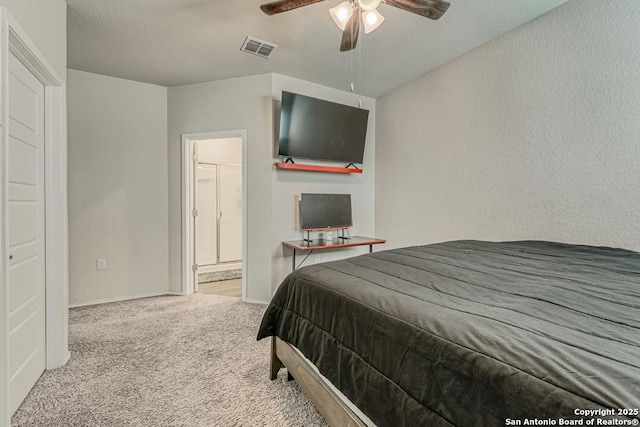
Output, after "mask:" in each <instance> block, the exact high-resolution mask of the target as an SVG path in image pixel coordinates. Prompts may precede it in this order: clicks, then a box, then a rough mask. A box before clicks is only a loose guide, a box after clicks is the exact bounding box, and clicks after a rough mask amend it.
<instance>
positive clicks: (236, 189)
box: [220, 165, 242, 262]
mask: <svg viewBox="0 0 640 427" xmlns="http://www.w3.org/2000/svg"><path fill="white" fill-rule="evenodd" d="M241 259H242V166H241V165H220V262H229V261H239V260H241Z"/></svg>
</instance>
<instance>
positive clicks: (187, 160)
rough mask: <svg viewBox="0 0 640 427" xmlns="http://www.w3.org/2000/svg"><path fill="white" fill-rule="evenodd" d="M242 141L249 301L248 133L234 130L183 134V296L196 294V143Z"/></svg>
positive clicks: (244, 284)
mask: <svg viewBox="0 0 640 427" xmlns="http://www.w3.org/2000/svg"><path fill="white" fill-rule="evenodd" d="M223 138H241V139H242V300H243V301H246V298H247V271H248V268H247V265H248V263H249V260H248V259H247V248H248V237H247V170H248V168H247V131H246V130H245V129H242V130H231V131H218V132H202V133H188V134H183V135H182V146H181V152H182V295H189V294H192V293H193V292H194V291H195V279H196V275H195V274H194V271H193V269H192V266H193V265H194V264H195V254H194V250H193V246H194V239H193V236H192V230H193V229H194V226H195V220H194V217H193V215H191V212H192V211H193V209H194V208H195V197H194V191H195V185H194V182H193V176H194V175H193V174H194V170H193V154H194V152H193V146H194V144H193V143H194V141H198V140H203V139H223Z"/></svg>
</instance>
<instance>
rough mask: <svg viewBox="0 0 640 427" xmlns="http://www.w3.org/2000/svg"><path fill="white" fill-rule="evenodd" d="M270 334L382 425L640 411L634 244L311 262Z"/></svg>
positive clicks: (273, 313) (279, 296) (638, 276)
mask: <svg viewBox="0 0 640 427" xmlns="http://www.w3.org/2000/svg"><path fill="white" fill-rule="evenodd" d="M271 335H276V336H278V337H280V338H281V339H283V340H284V341H287V342H289V343H291V344H293V345H294V346H295V347H296V348H298V349H299V350H300V351H301V352H302V353H303V354H304V355H305V356H306V357H307V358H308V359H309V360H311V361H312V362H313V363H314V365H316V366H317V368H318V370H319V371H320V372H321V373H322V374H323V375H324V376H325V377H327V378H328V379H329V380H330V381H331V382H332V383H333V384H334V385H335V386H336V387H337V388H338V389H339V390H340V391H342V393H344V394H345V395H346V396H347V397H348V398H349V399H350V400H351V401H352V402H353V403H354V404H356V405H357V406H358V407H359V408H360V409H361V410H362V411H363V412H364V413H365V414H367V416H369V417H370V418H371V420H373V422H375V423H376V424H377V425H378V426H451V425H455V426H497V425H500V426H504V425H517V423H518V421H519V422H520V423H523V422H524V423H525V424H521V425H526V421H524V420H534V419H535V420H542V421H543V420H556V425H558V424H557V423H558V420H559V419H560V418H562V419H567V420H570V419H576V420H580V419H585V414H589V415H588V416H586V418H599V419H602V420H606V419H611V418H620V419H621V420H622V421H625V422H626V421H630V422H634V423H635V422H636V421H635V420H637V419H639V418H640V417H638V414H637V412H634V411H633V410H634V409H635V410H636V411H637V409H638V408H640V254H638V253H635V252H631V251H625V250H621V249H612V248H599V247H590V246H577V245H567V244H560V243H551V242H536V241H527V242H501V243H494V242H479V241H456V242H446V243H439V244H434V245H426V246H416V247H409V248H403V249H396V250H391V251H384V252H377V253H373V254H367V255H363V256H359V257H355V258H350V259H345V260H341V261H333V262H329V263H324V264H317V265H314V266H309V267H305V268H302V269H300V270H297V271H295V272H293V273H292V274H290V275H289V276H288V277H287V278H286V279H285V280H284V282H283V283H282V285H281V286H280V288H279V289H278V291H277V292H276V294H275V296H274V297H273V300H272V301H271V303H270V304H269V306H268V308H267V310H266V312H265V315H264V318H263V320H262V324H261V326H260V329H259V332H258V339H261V338H264V337H267V336H271ZM605 408H606V409H613V410H614V411H613V415H612V416H610V414H611V413H607V414H605V413H604V412H598V413H597V415H594V414H596V413H595V412H592V413H588V412H576V411H577V410H578V411H580V410H598V409H605ZM625 409H630V410H631V411H624V410H625ZM622 411H624V412H622ZM511 422H513V423H514V424H510V423H511ZM596 425H598V424H596ZM630 425H636V424H630Z"/></svg>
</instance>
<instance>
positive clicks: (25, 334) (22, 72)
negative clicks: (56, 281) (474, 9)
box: [8, 54, 45, 413]
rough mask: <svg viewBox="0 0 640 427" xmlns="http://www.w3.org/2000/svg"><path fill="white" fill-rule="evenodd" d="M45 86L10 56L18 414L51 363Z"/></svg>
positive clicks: (13, 374)
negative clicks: (47, 354) (46, 270)
mask: <svg viewBox="0 0 640 427" xmlns="http://www.w3.org/2000/svg"><path fill="white" fill-rule="evenodd" d="M44 150H45V147H44V85H43V84H42V83H40V81H38V79H36V77H35V76H34V75H33V74H32V73H31V72H30V71H29V70H28V69H27V68H26V67H25V66H24V65H23V64H22V63H21V62H20V61H19V60H18V59H17V58H16V57H15V56H14V55H13V54H10V57H9V150H8V153H9V154H8V157H9V162H8V164H9V166H8V173H9V192H8V199H9V206H8V207H9V209H8V210H9V217H8V222H9V235H8V241H9V282H8V285H9V330H10V335H9V368H10V381H11V385H10V393H11V399H10V400H11V408H10V409H11V413H14V412H15V411H16V409H18V406H20V403H22V401H23V400H24V398H25V397H26V395H27V393H29V390H31V388H32V387H33V385H34V384H35V383H36V381H37V380H38V378H39V377H40V375H41V374H42V372H43V371H44V368H45V298H44V293H45V275H44V268H45V259H44V257H45V249H44V243H45V242H44V231H45V230H44V219H45V218H44Z"/></svg>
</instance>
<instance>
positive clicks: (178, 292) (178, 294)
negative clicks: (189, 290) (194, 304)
mask: <svg viewBox="0 0 640 427" xmlns="http://www.w3.org/2000/svg"><path fill="white" fill-rule="evenodd" d="M165 295H175V296H178V297H183V296H185V295H186V294H185V293H184V292H181V291H169V292H167V293H166V294H165Z"/></svg>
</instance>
